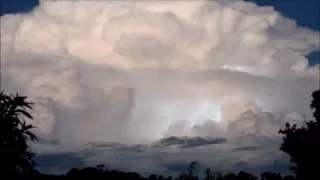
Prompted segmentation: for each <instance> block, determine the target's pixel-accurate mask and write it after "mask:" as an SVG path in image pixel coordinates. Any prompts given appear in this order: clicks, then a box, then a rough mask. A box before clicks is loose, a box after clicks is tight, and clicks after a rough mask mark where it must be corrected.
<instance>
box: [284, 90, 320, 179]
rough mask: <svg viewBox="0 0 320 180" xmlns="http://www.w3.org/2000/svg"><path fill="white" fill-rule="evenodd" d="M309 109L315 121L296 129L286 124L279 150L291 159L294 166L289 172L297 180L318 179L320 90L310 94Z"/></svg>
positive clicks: (319, 160) (319, 158)
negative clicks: (293, 174)
mask: <svg viewBox="0 0 320 180" xmlns="http://www.w3.org/2000/svg"><path fill="white" fill-rule="evenodd" d="M312 97H313V100H312V102H311V106H310V107H311V109H312V110H314V112H313V116H314V118H315V120H313V121H309V122H306V124H305V126H304V127H300V128H298V127H297V125H296V124H293V125H292V126H291V125H290V124H289V123H287V124H286V128H285V129H284V130H280V131H279V132H280V133H281V134H284V137H283V143H282V145H281V147H280V149H281V150H282V151H284V152H286V153H287V154H289V156H290V157H291V162H293V163H294V165H293V166H292V167H291V170H292V171H293V172H294V173H295V175H296V178H297V179H299V180H308V179H320V174H319V172H318V171H319V162H320V90H318V91H315V92H313V93H312Z"/></svg>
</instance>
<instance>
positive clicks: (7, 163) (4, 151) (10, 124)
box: [0, 91, 37, 176]
mask: <svg viewBox="0 0 320 180" xmlns="http://www.w3.org/2000/svg"><path fill="white" fill-rule="evenodd" d="M31 105H32V103H30V102H27V101H26V97H24V96H19V95H18V94H16V95H15V96H13V95H6V94H5V93H4V91H1V92H0V171H1V173H2V174H7V175H9V176H13V175H15V176H16V175H19V174H24V173H30V172H33V170H34V166H35V164H36V163H35V161H34V153H32V152H31V150H30V148H29V146H28V143H27V141H28V140H31V141H33V140H35V139H37V138H36V136H35V135H34V134H33V133H31V132H30V129H32V128H33V126H32V125H30V124H27V123H26V119H30V120H32V116H31V115H30V114H29V113H28V110H31V109H32V108H31Z"/></svg>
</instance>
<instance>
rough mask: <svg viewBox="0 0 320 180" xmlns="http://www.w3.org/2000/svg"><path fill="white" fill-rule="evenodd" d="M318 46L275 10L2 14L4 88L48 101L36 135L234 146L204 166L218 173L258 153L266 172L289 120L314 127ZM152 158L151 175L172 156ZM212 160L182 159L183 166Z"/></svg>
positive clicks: (40, 103) (116, 8)
mask: <svg viewBox="0 0 320 180" xmlns="http://www.w3.org/2000/svg"><path fill="white" fill-rule="evenodd" d="M318 39H319V32H315V31H312V30H309V29H306V28H301V27H298V26H297V25H296V23H295V21H294V20H291V19H288V18H286V17H283V16H282V15H281V14H279V13H278V12H276V11H274V9H273V8H272V7H258V6H257V5H255V4H254V3H248V2H242V1H210V2H206V1H48V0H43V1H40V5H39V6H38V7H36V8H35V9H34V10H33V11H32V12H29V13H26V14H14V15H4V16H1V66H2V67H1V85H2V88H4V89H6V90H7V91H9V92H12V93H16V92H19V93H23V94H25V95H27V96H29V97H30V99H31V100H32V101H34V102H35V103H36V104H35V106H34V112H33V114H34V116H35V121H34V122H33V123H34V124H35V125H36V126H37V127H38V128H37V129H36V130H35V132H36V133H37V134H38V135H39V136H41V137H42V138H43V139H46V140H49V139H57V140H58V141H59V142H60V143H61V144H60V145H59V146H61V148H65V149H69V148H70V147H74V148H73V149H78V147H79V146H78V145H81V144H83V143H84V144H86V143H88V142H121V143H124V144H137V143H140V144H152V143H154V142H156V141H158V140H159V139H161V138H167V137H170V136H196V137H197V136H200V137H210V138H219V137H226V138H228V139H229V140H230V141H227V143H225V144H223V145H219V148H218V149H215V148H216V147H217V146H212V145H210V146H208V148H209V150H208V149H206V148H203V149H201V150H200V151H201V153H202V154H203V155H201V157H198V156H200V155H197V157H198V158H199V159H200V160H202V161H203V163H204V164H208V165H212V163H214V162H211V164H210V162H208V160H207V159H208V156H212V155H213V154H212V153H209V152H207V151H211V150H212V149H215V150H214V151H213V152H214V153H217V154H223V153H224V154H228V153H226V152H230V153H231V154H232V155H230V154H228V156H224V155H221V157H224V158H229V159H230V161H228V160H226V161H225V163H227V162H230V164H224V165H223V166H221V167H231V166H233V165H234V163H237V162H235V159H237V158H239V157H244V156H243V154H241V152H242V151H236V152H237V153H235V152H234V151H233V150H232V149H237V148H238V149H239V148H240V149H241V148H242V149H250V148H247V147H253V146H257V147H259V148H261V149H262V150H259V154H258V155H257V154H252V156H250V157H248V158H247V159H243V162H247V163H248V161H251V163H252V164H254V163H258V162H260V161H259V160H257V161H253V160H252V159H255V158H258V157H261V154H263V153H269V151H271V150H270V149H268V148H270V147H269V146H264V145H263V144H261V142H266V143H268V142H269V141H267V140H266V139H270V138H271V139H275V141H277V140H279V135H278V133H277V132H278V130H279V128H280V127H283V125H284V123H285V122H286V121H290V122H296V123H301V122H302V120H301V119H302V118H303V117H304V116H305V117H306V119H310V118H311V113H310V110H309V103H310V100H311V92H312V91H314V90H316V89H317V88H319V65H317V66H313V67H310V66H308V60H307V58H306V55H308V53H310V52H312V51H314V50H319V46H320V45H319V41H318ZM260 137H261V138H262V137H263V138H262V139H259V138H260ZM257 142H259V143H258V144H257ZM277 142H278V141H277ZM271 144H272V143H271ZM278 145H279V142H278V143H274V147H275V148H274V149H272V151H273V150H274V151H278ZM36 147H37V146H35V149H37V152H39V153H47V151H46V150H44V149H42V150H40V149H41V148H40V149H39V148H36ZM76 147H77V148H76ZM227 149H229V151H227ZM106 151H107V150H106ZM145 151H147V152H148V153H146V154H145V157H143V158H142V157H141V158H142V159H144V160H145V162H144V163H143V162H141V163H140V164H141V167H142V166H143V165H142V164H144V165H145V167H151V166H150V164H149V163H148V162H149V161H148V160H147V159H148V158H151V155H150V152H158V151H159V152H161V151H162V150H161V148H160V149H159V150H155V149H154V148H151V150H150V149H148V148H147V149H145ZM172 151H174V150H172ZM200 151H199V149H194V148H184V149H179V152H180V153H181V154H186V155H185V156H184V155H181V156H179V158H182V159H183V160H185V161H187V160H191V159H190V154H192V153H199V152H200ZM183 152H185V153H183ZM108 153H109V151H108ZM99 154H101V153H98V154H97V155H96V156H95V158H93V159H97V157H98V155H99ZM151 154H152V153H151ZM103 155H104V153H102V156H103ZM130 156H131V155H130ZM141 156H143V155H141ZM159 156H161V155H159ZM174 156H175V154H174V153H173V154H172V156H171V155H170V158H173V157H174ZM106 157H109V158H111V157H110V156H109V155H107V156H106ZM168 157H169V156H168ZM186 157H188V158H186ZM195 157H196V156H195ZM277 157H278V156H277ZM162 158H165V157H161V158H160V160H159V162H160V161H161V162H162V161H164V162H165V161H166V160H163V159H162ZM176 158H178V157H176ZM176 158H174V159H176ZM89 159H90V158H89ZM107 159H108V158H107ZM209 159H210V158H209ZM193 160H194V159H193ZM111 162H112V161H111ZM216 162H217V161H216ZM219 162H221V161H219ZM261 162H262V161H261ZM268 162H269V161H268ZM119 166H121V165H119ZM122 166H125V167H128V168H133V167H132V166H130V165H122ZM155 166H157V164H155ZM143 167H144V166H143ZM227 169H228V168H227ZM229 169H230V168H229ZM231 169H232V168H231Z"/></svg>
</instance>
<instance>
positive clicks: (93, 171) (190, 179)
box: [21, 167, 296, 180]
mask: <svg viewBox="0 0 320 180" xmlns="http://www.w3.org/2000/svg"><path fill="white" fill-rule="evenodd" d="M203 176H204V177H203V178H199V176H197V175H194V173H193V171H192V170H190V168H189V169H188V170H187V171H186V172H182V173H181V174H180V175H179V176H178V177H175V178H173V177H171V176H169V177H166V176H163V175H156V174H152V175H150V176H148V177H143V176H141V175H140V174H138V173H136V172H121V171H116V170H110V171H109V170H104V169H103V168H101V167H87V168H83V169H76V168H72V169H71V170H70V171H69V172H67V173H66V174H64V175H48V174H40V173H38V172H37V171H34V172H32V173H29V175H28V176H27V177H26V176H25V175H23V178H21V179H30V180H41V179H48V180H55V179H57V180H58V179H82V178H84V179H89V178H90V179H91V178H93V179H94V180H105V179H123V180H200V179H203V180H258V179H261V180H295V179H296V178H295V177H294V176H288V175H287V176H281V175H280V174H276V173H271V172H264V173H261V175H260V177H256V176H254V175H252V174H250V173H247V172H243V171H240V172H239V173H238V174H234V173H228V174H222V173H219V172H211V171H210V169H207V170H205V172H203Z"/></svg>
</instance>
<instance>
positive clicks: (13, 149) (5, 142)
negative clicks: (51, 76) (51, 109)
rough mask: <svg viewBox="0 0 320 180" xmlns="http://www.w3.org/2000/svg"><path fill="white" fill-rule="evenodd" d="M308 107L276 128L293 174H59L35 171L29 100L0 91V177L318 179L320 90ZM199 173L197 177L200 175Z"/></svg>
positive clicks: (94, 170) (87, 170) (94, 171)
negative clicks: (308, 113) (303, 115)
mask: <svg viewBox="0 0 320 180" xmlns="http://www.w3.org/2000/svg"><path fill="white" fill-rule="evenodd" d="M312 98H313V99H312V102H311V105H310V107H311V109H312V110H313V116H314V118H315V120H310V121H306V122H305V125H304V126H302V127H297V125H295V124H293V125H291V124H289V123H287V124H286V127H285V129H281V130H279V133H280V134H283V142H282V145H281V147H280V150H281V151H283V152H285V153H287V154H288V155H289V156H290V158H291V159H290V161H291V163H292V166H291V168H290V170H291V171H292V172H293V174H294V176H291V175H280V174H277V173H272V172H264V173H261V174H260V176H259V177H256V176H254V175H253V174H250V173H247V172H243V171H240V172H239V173H237V174H235V173H227V174H222V173H219V172H213V171H211V170H210V169H206V170H205V171H204V172H203V174H202V175H200V174H197V173H195V172H194V168H195V165H196V164H197V162H191V163H190V166H189V168H187V169H186V171H185V172H181V173H180V174H179V175H178V177H165V176H163V175H155V174H154V175H150V176H149V177H143V176H141V175H140V174H138V173H137V172H121V171H117V170H105V169H104V166H103V165H98V166H96V167H87V168H83V169H76V168H72V169H71V170H69V171H68V172H67V173H66V174H63V175H50V174H42V173H41V172H38V171H37V170H36V169H35V167H36V162H35V160H34V157H35V154H34V153H32V152H31V150H30V148H29V146H28V143H27V142H28V141H34V140H37V137H36V136H35V135H34V134H33V133H32V132H31V129H32V128H34V127H33V126H32V125H30V124H27V123H26V119H29V120H32V116H31V115H30V114H29V112H30V110H32V103H30V102H28V101H27V97H24V96H20V95H18V94H16V95H6V94H5V93H4V91H2V92H0V174H1V179H28V180H29V179H30V180H42V179H44V180H46V179H48V180H51V179H52V180H55V179H83V178H84V179H89V178H90V179H92V180H100V179H124V180H126V179H128V180H129V179H130V180H138V179H139V180H140V179H145V180H147V179H148V180H200V179H203V180H258V179H261V180H316V179H320V172H319V170H320V168H319V167H320V166H319V163H320V90H317V91H315V92H313V93H312ZM200 176H201V178H200Z"/></svg>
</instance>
